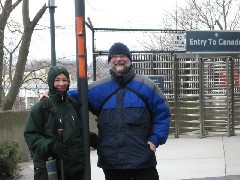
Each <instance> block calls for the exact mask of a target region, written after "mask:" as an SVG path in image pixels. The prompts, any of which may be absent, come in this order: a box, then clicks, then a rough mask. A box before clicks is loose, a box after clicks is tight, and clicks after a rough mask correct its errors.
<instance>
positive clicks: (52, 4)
mask: <svg viewBox="0 0 240 180" xmlns="http://www.w3.org/2000/svg"><path fill="white" fill-rule="evenodd" d="M56 7H57V6H55V0H48V8H49V13H50V36H51V66H56V49H55V22H54V13H55V8H56Z"/></svg>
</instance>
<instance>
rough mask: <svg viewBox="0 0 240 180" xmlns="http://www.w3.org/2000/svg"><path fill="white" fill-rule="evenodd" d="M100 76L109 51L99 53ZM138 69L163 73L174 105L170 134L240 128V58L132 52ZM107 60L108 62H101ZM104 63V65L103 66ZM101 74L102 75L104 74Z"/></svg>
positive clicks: (207, 133) (229, 131) (226, 131)
mask: <svg viewBox="0 0 240 180" xmlns="http://www.w3.org/2000/svg"><path fill="white" fill-rule="evenodd" d="M96 59H97V61H96V67H101V68H97V69H96V73H97V74H98V77H102V76H105V75H106V74H107V73H108V69H109V68H108V65H107V55H106V54H101V55H98V57H96ZM132 59H133V66H134V68H135V71H136V73H138V74H143V75H163V76H164V94H165V95H166V96H167V99H168V101H169V104H170V107H171V114H172V124H171V134H174V135H175V137H179V136H181V135H197V136H199V137H200V138H201V137H204V136H210V135H216V134H226V135H227V136H232V135H234V134H236V133H238V132H239V130H240V83H239V79H240V77H239V67H240V59H238V58H234V57H232V56H216V55H214V56H211V55H207V56H206V55H203V56H199V55H193V54H192V55H189V54H186V53H181V54H180V53H178V54H174V53H150V52H148V53H146V52H145V53H144V52H142V53H139V52H138V53H137V52H135V53H132ZM102 63H104V64H105V66H103V65H101V66H100V64H102ZM104 67H105V68H104ZM101 74H102V75H101Z"/></svg>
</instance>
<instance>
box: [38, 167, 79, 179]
mask: <svg viewBox="0 0 240 180" xmlns="http://www.w3.org/2000/svg"><path fill="white" fill-rule="evenodd" d="M58 179H59V180H61V173H60V172H58ZM65 179H66V180H83V170H80V171H78V172H76V173H74V174H73V173H72V174H65ZM34 180H48V174H47V168H37V169H34Z"/></svg>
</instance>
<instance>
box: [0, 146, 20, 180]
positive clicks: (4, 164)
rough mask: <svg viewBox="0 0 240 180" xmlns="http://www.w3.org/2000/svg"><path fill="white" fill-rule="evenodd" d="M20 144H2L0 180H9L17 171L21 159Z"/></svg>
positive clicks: (0, 150) (0, 149)
mask: <svg viewBox="0 0 240 180" xmlns="http://www.w3.org/2000/svg"><path fill="white" fill-rule="evenodd" d="M18 149H19V143H18V142H15V141H12V142H3V143H1V144H0V180H2V179H9V178H10V177H11V176H14V174H15V172H16V171H17V167H18V166H17V164H18V163H19V162H20V158H19V152H18Z"/></svg>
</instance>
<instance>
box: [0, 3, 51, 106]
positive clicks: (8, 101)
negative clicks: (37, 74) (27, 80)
mask: <svg viewBox="0 0 240 180" xmlns="http://www.w3.org/2000/svg"><path fill="white" fill-rule="evenodd" d="M1 2H2V1H1ZM20 2H22V15H23V18H22V21H23V34H22V37H21V42H20V47H19V51H18V58H17V63H16V67H15V71H14V75H13V77H12V81H11V86H10V89H9V91H8V93H7V95H6V96H5V95H4V89H3V86H2V83H3V77H2V74H3V59H4V31H5V27H6V24H7V22H8V19H9V16H10V14H11V12H12V11H13V10H14V8H15V7H16V6H17V5H19V3H20ZM46 9H47V7H46V4H44V5H43V6H42V7H41V9H39V11H38V12H37V13H36V15H35V16H34V18H33V19H32V21H31V20H30V16H29V0H17V1H16V2H15V3H12V0H5V4H4V5H3V4H2V3H1V10H2V12H1V14H0V63H1V64H0V74H1V77H0V94H1V97H0V106H1V105H2V110H10V109H12V107H13V104H14V102H15V100H16V97H17V95H18V92H19V88H20V87H21V84H22V82H23V78H24V71H25V66H26V62H27V57H28V53H29V48H30V43H31V38H32V34H33V32H34V28H35V27H36V25H37V23H38V22H39V20H40V19H41V18H42V16H43V14H44V13H45V11H46ZM16 46H17V45H16ZM10 54H11V53H10Z"/></svg>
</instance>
